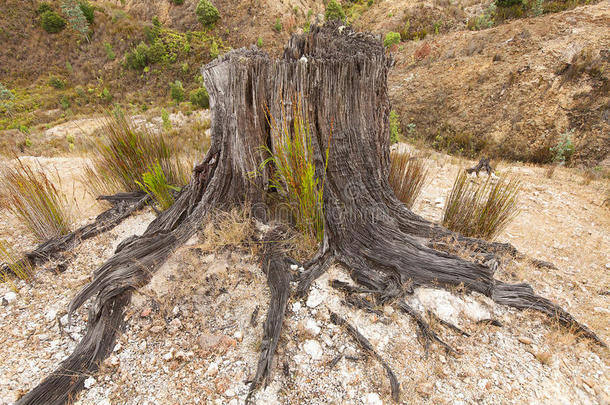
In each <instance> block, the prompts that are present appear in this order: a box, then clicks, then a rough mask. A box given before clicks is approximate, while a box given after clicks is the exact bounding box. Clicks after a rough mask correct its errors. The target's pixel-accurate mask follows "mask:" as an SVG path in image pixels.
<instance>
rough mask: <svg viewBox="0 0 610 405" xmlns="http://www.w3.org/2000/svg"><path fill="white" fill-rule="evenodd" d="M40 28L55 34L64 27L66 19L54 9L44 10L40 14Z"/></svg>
mask: <svg viewBox="0 0 610 405" xmlns="http://www.w3.org/2000/svg"><path fill="white" fill-rule="evenodd" d="M40 21H41V24H42V28H43V29H44V30H45V31H46V32H48V33H49V34H55V33H57V32H60V31H61V30H63V29H64V28H66V20H64V19H63V18H61V16H60V15H59V14H57V13H56V12H55V11H45V12H44V13H42V16H41V19H40Z"/></svg>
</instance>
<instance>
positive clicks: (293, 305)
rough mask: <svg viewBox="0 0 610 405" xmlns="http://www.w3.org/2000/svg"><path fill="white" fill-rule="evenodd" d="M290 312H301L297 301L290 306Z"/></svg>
mask: <svg viewBox="0 0 610 405" xmlns="http://www.w3.org/2000/svg"><path fill="white" fill-rule="evenodd" d="M292 310H293V311H294V312H299V311H300V310H301V303H300V302H298V301H297V302H295V303H294V304H292Z"/></svg>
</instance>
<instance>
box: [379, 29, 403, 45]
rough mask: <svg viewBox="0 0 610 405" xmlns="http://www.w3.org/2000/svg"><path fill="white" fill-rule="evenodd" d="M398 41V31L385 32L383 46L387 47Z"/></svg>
mask: <svg viewBox="0 0 610 405" xmlns="http://www.w3.org/2000/svg"><path fill="white" fill-rule="evenodd" d="M398 43H400V34H399V33H398V32H393V31H390V32H388V33H387V34H385V38H384V40H383V45H384V46H386V47H389V46H392V45H396V44H398Z"/></svg>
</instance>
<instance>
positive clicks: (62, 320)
mask: <svg viewBox="0 0 610 405" xmlns="http://www.w3.org/2000/svg"><path fill="white" fill-rule="evenodd" d="M59 323H60V324H61V326H67V325H68V315H67V314H66V315H64V316H62V317H61V318H59Z"/></svg>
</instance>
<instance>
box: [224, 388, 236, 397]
mask: <svg viewBox="0 0 610 405" xmlns="http://www.w3.org/2000/svg"><path fill="white" fill-rule="evenodd" d="M234 396H235V391H233V390H232V389H231V388H229V389H228V390H226V391H225V397H229V398H230V397H234Z"/></svg>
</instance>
